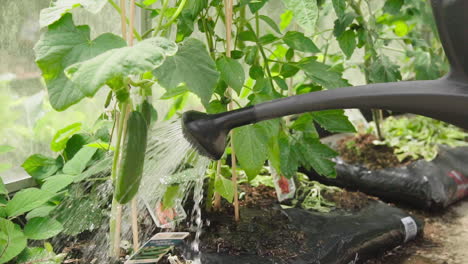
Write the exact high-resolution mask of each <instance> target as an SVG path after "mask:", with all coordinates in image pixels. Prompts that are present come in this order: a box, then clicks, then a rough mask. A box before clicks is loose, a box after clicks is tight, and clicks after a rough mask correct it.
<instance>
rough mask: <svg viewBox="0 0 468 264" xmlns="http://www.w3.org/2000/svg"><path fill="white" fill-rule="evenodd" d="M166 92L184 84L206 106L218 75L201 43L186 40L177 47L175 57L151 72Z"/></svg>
mask: <svg viewBox="0 0 468 264" xmlns="http://www.w3.org/2000/svg"><path fill="white" fill-rule="evenodd" d="M153 74H154V76H155V77H156V78H158V81H159V83H160V84H161V85H162V86H163V87H164V88H166V89H167V90H172V89H176V88H177V87H178V86H179V85H181V84H184V85H185V86H187V88H188V89H189V90H190V91H191V92H192V93H194V94H196V95H197V96H198V97H200V99H201V101H202V102H203V103H204V104H205V105H207V104H208V102H209V101H210V99H211V95H212V94H213V91H214V89H215V87H216V84H217V82H218V78H219V73H218V71H217V70H216V65H215V63H214V61H213V60H212V59H211V57H210V55H209V54H208V51H207V50H206V47H205V45H204V44H203V42H201V41H199V40H196V39H188V40H186V41H185V42H183V43H182V44H180V46H179V50H178V51H177V53H176V55H175V56H172V57H169V58H167V59H166V61H165V62H164V64H163V65H161V66H160V67H159V68H157V69H156V70H155V71H153Z"/></svg>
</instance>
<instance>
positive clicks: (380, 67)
mask: <svg viewBox="0 0 468 264" xmlns="http://www.w3.org/2000/svg"><path fill="white" fill-rule="evenodd" d="M369 80H370V81H371V82H372V83H385V82H396V81H399V80H401V73H400V71H399V66H398V65H396V64H394V63H392V62H391V61H390V60H389V59H388V57H386V56H384V55H381V56H379V57H378V58H377V59H376V60H375V61H373V63H372V65H371V67H370V72H369Z"/></svg>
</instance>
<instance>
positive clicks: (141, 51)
mask: <svg viewBox="0 0 468 264" xmlns="http://www.w3.org/2000/svg"><path fill="white" fill-rule="evenodd" d="M176 52H177V45H176V44H175V43H174V42H172V41H170V40H168V39H165V38H160V37H155V38H151V39H146V40H143V41H142V42H139V43H138V44H136V45H135V46H133V47H123V48H118V49H112V50H109V51H106V52H104V53H102V54H100V55H98V56H96V57H94V58H92V59H89V60H87V61H83V62H79V63H76V64H73V65H71V66H69V67H67V68H66V69H65V74H66V75H67V77H68V78H70V79H71V80H72V82H73V83H75V84H76V85H77V86H78V87H79V89H80V90H81V91H82V92H83V93H84V94H85V95H86V96H89V97H92V96H94V95H95V94H96V92H97V91H98V90H99V89H100V88H101V87H102V86H103V85H105V84H106V83H108V82H111V81H114V80H122V79H123V78H126V77H127V76H130V75H137V74H142V73H145V72H147V71H152V70H154V69H156V68H157V67H159V66H161V65H162V64H163V62H164V60H165V59H166V57H167V56H173V55H174V54H175V53H176ZM119 88H120V87H119Z"/></svg>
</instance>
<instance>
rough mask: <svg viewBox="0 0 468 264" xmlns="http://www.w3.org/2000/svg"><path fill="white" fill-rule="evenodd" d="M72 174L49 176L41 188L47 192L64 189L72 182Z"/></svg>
mask: <svg viewBox="0 0 468 264" xmlns="http://www.w3.org/2000/svg"><path fill="white" fill-rule="evenodd" d="M73 180H74V179H73V176H71V175H66V174H62V175H54V176H53V177H49V178H47V179H46V181H45V182H44V183H43V184H42V186H41V189H42V190H45V191H49V192H59V191H61V190H62V189H65V188H66V187H67V186H68V185H70V184H72V183H73Z"/></svg>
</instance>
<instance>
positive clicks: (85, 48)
mask: <svg viewBox="0 0 468 264" xmlns="http://www.w3.org/2000/svg"><path fill="white" fill-rule="evenodd" d="M125 45H126V42H125V41H124V40H123V39H122V38H121V37H119V36H116V35H113V34H110V33H106V34H102V35H100V36H99V37H97V38H96V39H94V40H91V38H90V29H89V27H88V26H75V24H74V23H73V19H72V15H71V14H66V15H64V16H63V17H62V18H61V19H60V20H59V21H57V22H55V23H54V24H52V25H50V26H49V27H48V29H47V30H46V31H45V32H44V33H43V34H42V35H41V38H40V39H39V41H38V42H37V44H36V46H35V47H34V51H35V53H36V63H37V65H38V66H39V68H40V69H41V71H42V76H43V77H44V80H45V83H46V86H47V90H48V92H49V99H50V103H51V105H52V107H54V109H55V110H58V111H62V110H65V109H67V108H68V107H70V106H71V105H73V104H76V103H77V102H79V101H80V100H82V99H83V98H84V97H85V94H84V93H83V92H82V91H81V90H80V89H79V88H78V87H77V86H76V85H75V84H73V83H72V82H71V81H70V80H69V79H68V78H67V77H66V76H65V73H64V69H65V68H67V67H68V66H70V65H72V64H74V63H77V62H81V61H85V60H88V59H90V58H93V57H95V56H96V55H99V54H101V53H103V52H105V51H107V50H110V49H114V48H120V47H123V46H125Z"/></svg>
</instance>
